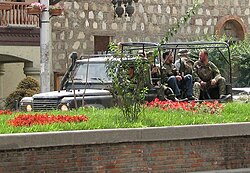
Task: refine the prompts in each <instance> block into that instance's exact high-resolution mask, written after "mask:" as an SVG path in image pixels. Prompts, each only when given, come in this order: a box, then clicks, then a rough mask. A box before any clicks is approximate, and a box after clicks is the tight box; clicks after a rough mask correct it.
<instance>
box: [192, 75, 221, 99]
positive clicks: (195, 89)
mask: <svg viewBox="0 0 250 173" xmlns="http://www.w3.org/2000/svg"><path fill="white" fill-rule="evenodd" d="M215 87H219V95H225V94H226V80H225V78H224V77H220V78H218V80H217V83H216V85H214V86H212V85H211V84H210V82H207V84H206V86H205V87H201V84H200V83H199V82H195V83H194V85H193V95H194V97H196V98H200V93H201V90H204V89H207V90H208V89H210V88H215Z"/></svg>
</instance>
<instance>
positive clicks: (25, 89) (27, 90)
mask: <svg viewBox="0 0 250 173" xmlns="http://www.w3.org/2000/svg"><path fill="white" fill-rule="evenodd" d="M39 91H40V86H39V83H38V81H37V80H35V79H33V78H32V77H29V76H28V77H26V78H24V79H23V80H22V81H21V82H20V83H19V84H18V86H17V88H16V90H15V91H14V92H12V93H11V94H10V95H9V96H8V97H7V98H6V101H5V108H6V109H10V110H13V109H15V108H16V104H17V103H19V102H20V100H21V99H22V98H23V97H30V96H32V95H34V94H37V93H39Z"/></svg>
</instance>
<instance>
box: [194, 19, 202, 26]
mask: <svg viewBox="0 0 250 173" xmlns="http://www.w3.org/2000/svg"><path fill="white" fill-rule="evenodd" d="M195 25H198V26H202V25H203V21H202V19H195Z"/></svg>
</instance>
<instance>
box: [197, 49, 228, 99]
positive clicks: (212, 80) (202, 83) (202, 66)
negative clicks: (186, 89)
mask: <svg viewBox="0 0 250 173" xmlns="http://www.w3.org/2000/svg"><path fill="white" fill-rule="evenodd" d="M199 56H200V59H199V60H198V61H196V62H195V63H194V67H193V77H194V81H195V83H194V87H193V94H194V96H195V97H196V98H199V97H200V92H201V91H200V90H203V91H204V90H206V91H208V90H209V89H210V88H215V87H219V95H220V99H225V98H227V97H229V95H227V96H226V95H225V94H226V81H225V78H224V77H222V76H221V74H220V71H219V69H218V68H217V67H216V65H215V64H214V63H212V62H211V61H209V59H208V52H207V51H206V50H202V51H201V52H200V55H199Z"/></svg>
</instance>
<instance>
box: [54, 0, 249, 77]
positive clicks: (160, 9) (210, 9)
mask: <svg viewBox="0 0 250 173" xmlns="http://www.w3.org/2000/svg"><path fill="white" fill-rule="evenodd" d="M201 2H202V5H201V8H200V9H199V10H198V13H197V15H195V17H194V18H192V19H191V20H190V21H189V23H188V24H187V25H186V26H183V27H182V28H181V29H180V31H179V33H178V34H177V35H176V36H175V37H174V38H173V39H172V40H177V41H178V40H191V39H195V38H197V37H199V36H203V35H207V34H208V35H210V34H215V32H216V29H219V30H220V29H222V27H223V24H224V22H223V21H220V20H221V19H222V18H223V17H225V16H233V17H237V20H236V22H237V23H241V25H242V28H243V31H244V32H247V27H248V26H249V23H250V16H249V14H250V8H249V5H250V0H201ZM192 3H193V0H139V2H138V3H137V4H135V8H136V9H135V13H134V14H133V16H132V17H131V18H128V17H127V18H125V17H123V18H115V19H114V9H113V6H112V4H111V1H110V0H102V1H100V0H85V1H81V0H77V1H73V0H65V1H64V5H65V15H64V16H61V17H54V18H53V19H52V43H53V44H52V45H53V48H52V52H53V62H54V63H53V66H54V67H53V70H54V71H58V72H64V71H65V68H66V67H67V63H69V62H68V55H69V54H70V53H71V52H72V51H76V52H78V53H79V54H80V55H82V54H93V52H94V36H110V37H111V38H112V40H113V41H115V42H119V41H153V42H159V40H160V39H161V38H162V36H163V35H164V33H165V31H166V30H167V29H168V28H169V27H170V26H172V25H174V23H175V22H176V20H177V19H179V18H180V16H182V15H184V14H185V12H186V11H187V10H188V8H190V7H191V6H192ZM223 20H224V21H226V20H227V19H223ZM219 21H220V23H221V24H220V26H219V27H218V26H217V25H218V22H219Z"/></svg>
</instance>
